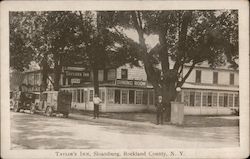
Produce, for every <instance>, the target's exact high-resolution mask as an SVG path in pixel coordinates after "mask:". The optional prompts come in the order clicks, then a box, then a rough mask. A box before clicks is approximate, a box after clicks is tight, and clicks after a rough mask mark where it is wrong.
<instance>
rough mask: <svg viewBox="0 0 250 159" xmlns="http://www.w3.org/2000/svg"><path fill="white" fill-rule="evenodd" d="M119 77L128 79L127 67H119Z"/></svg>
mask: <svg viewBox="0 0 250 159" xmlns="http://www.w3.org/2000/svg"><path fill="white" fill-rule="evenodd" d="M121 78H122V79H128V70H127V69H121Z"/></svg>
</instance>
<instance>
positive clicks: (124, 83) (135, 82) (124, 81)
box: [116, 79, 146, 87]
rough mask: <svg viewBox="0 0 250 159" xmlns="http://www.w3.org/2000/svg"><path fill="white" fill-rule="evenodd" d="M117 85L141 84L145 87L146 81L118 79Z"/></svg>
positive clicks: (140, 85)
mask: <svg viewBox="0 0 250 159" xmlns="http://www.w3.org/2000/svg"><path fill="white" fill-rule="evenodd" d="M116 84H117V85H124V86H139V87H145V86H146V81H136V80H121V79H117V80H116Z"/></svg>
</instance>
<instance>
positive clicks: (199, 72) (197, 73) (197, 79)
mask: <svg viewBox="0 0 250 159" xmlns="http://www.w3.org/2000/svg"><path fill="white" fill-rule="evenodd" d="M195 82H196V83H201V70H196V78H195Z"/></svg>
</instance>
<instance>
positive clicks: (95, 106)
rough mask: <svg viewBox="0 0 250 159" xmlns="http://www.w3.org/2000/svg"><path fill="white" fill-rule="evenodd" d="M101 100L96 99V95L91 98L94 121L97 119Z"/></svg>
mask: <svg viewBox="0 0 250 159" xmlns="http://www.w3.org/2000/svg"><path fill="white" fill-rule="evenodd" d="M101 102H102V100H101V99H100V98H99V97H98V95H97V94H95V96H94V98H93V103H94V119H95V118H99V105H100V104H101Z"/></svg>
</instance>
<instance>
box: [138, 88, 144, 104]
mask: <svg viewBox="0 0 250 159" xmlns="http://www.w3.org/2000/svg"><path fill="white" fill-rule="evenodd" d="M142 96H143V92H142V91H136V104H142Z"/></svg>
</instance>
